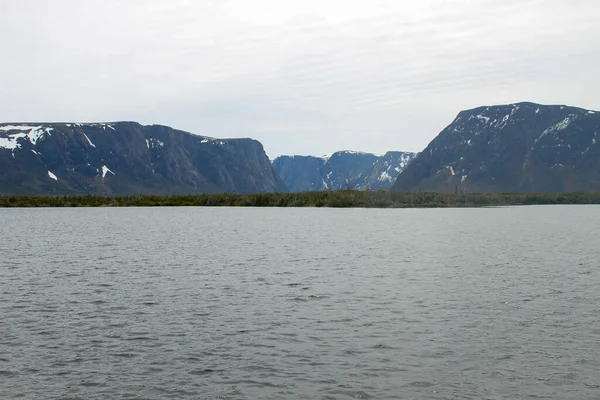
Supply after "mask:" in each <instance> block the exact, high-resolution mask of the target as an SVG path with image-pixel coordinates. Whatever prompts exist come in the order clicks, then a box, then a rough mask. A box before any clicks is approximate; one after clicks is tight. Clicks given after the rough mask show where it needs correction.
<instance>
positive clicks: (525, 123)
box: [393, 103, 600, 192]
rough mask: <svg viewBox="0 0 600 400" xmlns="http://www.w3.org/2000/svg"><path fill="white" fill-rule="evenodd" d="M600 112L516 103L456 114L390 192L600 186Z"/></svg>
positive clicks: (550, 189)
mask: <svg viewBox="0 0 600 400" xmlns="http://www.w3.org/2000/svg"><path fill="white" fill-rule="evenodd" d="M599 132H600V114H598V113H596V112H595V111H589V110H584V109H581V108H575V107H567V106H544V105H540V104H534V103H518V104H510V105H503V106H491V107H479V108H476V109H473V110H467V111H463V112H461V113H459V115H458V116H457V117H456V119H455V120H454V121H453V122H452V123H451V124H450V125H449V126H448V127H447V128H446V129H444V130H443V131H442V132H441V133H440V134H439V135H438V136H437V137H436V138H435V139H434V140H433V141H432V142H431V143H430V144H429V146H427V148H426V149H425V150H423V152H422V153H421V154H420V155H419V157H417V158H416V159H415V160H414V161H413V162H412V163H411V165H410V166H409V167H407V168H406V169H405V171H404V172H403V173H402V174H401V175H400V176H399V177H398V179H397V181H396V183H395V184H394V187H393V190H397V191H406V190H417V189H419V188H420V189H422V190H430V191H440V192H452V191H456V190H460V191H466V192H571V191H579V190H600V148H599V146H598V133H599Z"/></svg>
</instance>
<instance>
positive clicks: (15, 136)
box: [0, 121, 286, 195]
mask: <svg viewBox="0 0 600 400" xmlns="http://www.w3.org/2000/svg"><path fill="white" fill-rule="evenodd" d="M285 190H286V188H285V185H284V184H283V182H282V181H281V179H280V178H279V176H278V175H277V174H276V173H275V171H274V170H273V169H272V167H271V165H270V162H269V159H268V157H267V156H266V154H265V152H264V148H263V146H262V144H261V143H260V142H258V141H256V140H254V139H248V138H242V139H216V138H213V137H209V136H201V135H196V134H193V133H190V132H186V131H182V130H178V129H174V128H171V127H168V126H165V125H141V124H139V123H137V122H134V121H120V122H110V123H107V122H94V123H74V122H73V123H70V122H65V123H43V122H42V123H14V122H13V123H2V124H0V192H2V193H5V194H34V195H35V194H73V193H75V194H106V195H125V194H141V193H153V194H190V193H217V192H225V191H227V192H240V193H255V192H258V193H261V192H270V191H285Z"/></svg>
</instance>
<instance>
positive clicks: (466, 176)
mask: <svg viewBox="0 0 600 400" xmlns="http://www.w3.org/2000/svg"><path fill="white" fill-rule="evenodd" d="M468 177H469V175H463V176H461V177H460V183H465V181H466V180H467V178H468Z"/></svg>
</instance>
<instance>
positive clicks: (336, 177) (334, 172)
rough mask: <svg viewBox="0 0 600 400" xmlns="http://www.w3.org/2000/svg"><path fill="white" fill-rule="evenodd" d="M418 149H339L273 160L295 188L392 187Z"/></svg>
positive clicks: (301, 190) (361, 188)
mask: <svg viewBox="0 0 600 400" xmlns="http://www.w3.org/2000/svg"><path fill="white" fill-rule="evenodd" d="M415 156H416V154H415V153H407V152H396V151H390V152H388V153H386V154H385V155H383V156H377V155H375V154H370V153H359V152H355V151H339V152H336V153H333V154H332V155H330V156H323V157H312V156H281V157H278V158H276V159H275V160H274V161H273V168H275V170H276V171H277V172H278V173H279V175H280V176H281V177H282V179H283V181H284V182H285V184H286V186H287V187H288V188H289V190H290V191H292V192H305V191H315V190H343V189H357V190H367V189H369V190H380V189H383V190H388V189H389V188H390V187H391V186H392V183H393V182H394V180H395V179H396V177H397V176H398V174H399V173H400V172H401V171H402V170H403V169H404V168H405V167H406V165H407V164H408V163H409V162H410V161H411V160H412V159H413V158H414V157H415Z"/></svg>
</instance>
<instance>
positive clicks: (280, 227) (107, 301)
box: [0, 206, 600, 399]
mask: <svg viewBox="0 0 600 400" xmlns="http://www.w3.org/2000/svg"><path fill="white" fill-rule="evenodd" d="M599 229H600V207H595V206H551V207H513V208H489V209H460V210H459V209H454V210H360V209H352V210H334V209H256V208H253V209H231V208H147V209H145V208H127V209H124V208H118V209H114V208H111V209H0V234H1V236H0V237H1V239H0V240H1V245H0V398H2V399H12V398H26V399H55V398H70V399H75V398H80V399H104V398H114V399H121V398H135V399H138V398H145V399H167V398H181V399H187V398H192V399H193V398H197V399H210V398H221V399H298V398H300V399H301V398H307V399H347V398H365V399H368V398H372V399H392V398H399V399H530V398H531V399H599V398H600V350H599V349H600V346H599V341H600V322H599V318H600V246H599V245H598V243H600V239H599V238H598V232H599Z"/></svg>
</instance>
